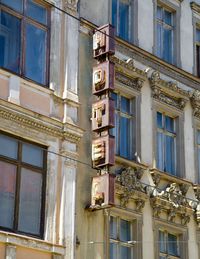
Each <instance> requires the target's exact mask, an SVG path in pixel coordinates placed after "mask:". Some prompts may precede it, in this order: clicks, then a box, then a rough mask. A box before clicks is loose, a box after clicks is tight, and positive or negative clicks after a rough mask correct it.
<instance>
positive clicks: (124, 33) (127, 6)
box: [111, 0, 132, 41]
mask: <svg viewBox="0 0 200 259" xmlns="http://www.w3.org/2000/svg"><path fill="white" fill-rule="evenodd" d="M111 1H112V25H113V26H114V27H115V30H116V31H115V32H116V34H117V35H118V36H119V37H121V38H122V39H124V40H127V41H131V34H132V33H131V31H132V27H131V24H132V22H131V21H130V17H131V1H130V0H111Z"/></svg>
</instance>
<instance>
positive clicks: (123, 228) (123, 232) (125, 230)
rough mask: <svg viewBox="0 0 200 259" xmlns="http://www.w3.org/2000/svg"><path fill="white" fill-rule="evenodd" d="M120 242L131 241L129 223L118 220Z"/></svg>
mask: <svg viewBox="0 0 200 259" xmlns="http://www.w3.org/2000/svg"><path fill="white" fill-rule="evenodd" d="M120 240H121V241H130V240H131V223H130V221H127V220H123V219H121V220H120Z"/></svg>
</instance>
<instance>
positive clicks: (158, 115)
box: [157, 112, 163, 129]
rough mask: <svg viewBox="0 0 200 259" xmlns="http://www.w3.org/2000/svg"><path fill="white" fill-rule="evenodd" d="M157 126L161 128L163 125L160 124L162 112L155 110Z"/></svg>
mask: <svg viewBox="0 0 200 259" xmlns="http://www.w3.org/2000/svg"><path fill="white" fill-rule="evenodd" d="M157 127H158V128H161V129H162V127H163V124H162V113H160V112H157Z"/></svg>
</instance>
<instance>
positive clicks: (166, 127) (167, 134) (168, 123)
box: [157, 112, 176, 175]
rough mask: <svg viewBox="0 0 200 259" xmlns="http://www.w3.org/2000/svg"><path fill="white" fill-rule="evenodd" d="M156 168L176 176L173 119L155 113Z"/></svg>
mask: <svg viewBox="0 0 200 259" xmlns="http://www.w3.org/2000/svg"><path fill="white" fill-rule="evenodd" d="M157 168H158V169H160V170H162V171H165V172H168V173H171V174H172V175H176V123H175V119H174V118H172V117H169V116H167V115H165V114H163V113H160V112H157Z"/></svg>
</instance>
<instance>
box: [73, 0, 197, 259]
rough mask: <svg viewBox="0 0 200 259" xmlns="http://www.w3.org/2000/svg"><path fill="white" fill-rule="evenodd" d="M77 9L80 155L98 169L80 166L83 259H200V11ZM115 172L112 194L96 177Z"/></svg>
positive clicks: (172, 1) (106, 2) (172, 2)
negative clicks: (112, 140)
mask: <svg viewBox="0 0 200 259" xmlns="http://www.w3.org/2000/svg"><path fill="white" fill-rule="evenodd" d="M79 10H80V17H82V18H81V23H80V36H79V37H80V41H79V83H80V102H81V110H80V115H81V116H80V125H81V127H82V128H83V129H84V130H85V135H84V138H83V139H82V140H81V145H80V149H79V151H80V154H81V160H82V161H84V162H86V163H87V164H88V165H90V164H91V158H92V159H93V167H94V169H93V170H92V169H91V168H90V167H89V166H87V165H81V164H79V165H78V178H77V199H76V207H77V211H76V212H77V220H76V223H77V224H76V235H77V247H76V258H81V259H82V258H85V259H88V258H92V259H93V258H95V259H97V258H98V259H99V258H104V259H105V258H110V259H111V258H113V259H125V258H137V259H140V258H143V259H149V258H151V259H154V258H157V259H158V258H160V259H161V258H177V259H178V258H181V259H188V258H195V259H198V258H200V230H199V222H200V217H199V215H200V212H199V198H200V197H199V193H200V185H199V183H200V173H199V172H200V171H199V168H200V156H199V144H200V142H199V141H200V140H199V136H200V119H199V118H200V115H199V114H200V112H199V108H200V98H199V96H200V88H199V87H200V79H199V69H200V67H199V33H200V30H199V28H200V3H198V1H196V2H191V1H189V0H183V1H181V0H153V1H149V0H132V1H131V0H102V1H98V0H93V1H88V0H82V1H80V7H79ZM106 24H112V25H114V26H115V38H114V41H115V50H114V51H115V53H113V50H112V43H109V41H113V35H112V32H110V31H109V29H108V28H107V27H104V28H102V27H101V26H104V25H106ZM105 28H107V29H105ZM95 29H97V30H96V34H95V36H94V37H92V35H93V33H94V32H95ZM101 32H102V33H101ZM109 44H110V45H109ZM95 51H97V52H95ZM98 51H99V52H98ZM97 53H98V54H97ZM105 62H108V63H109V64H114V67H115V73H114V79H115V80H114V84H112V83H110V82H111V81H112V80H113V78H112V76H113V75H112V72H110V71H111V70H112V69H111V67H109V65H107V67H106V68H105ZM110 66H112V65H110ZM93 71H94V72H93ZM92 74H93V75H92ZM95 84H96V86H97V87H96V88H95ZM98 84H99V85H98ZM108 85H109V86H108ZM94 88H95V90H94ZM102 89H103V90H102ZM103 91H104V92H103ZM108 96H109V97H108ZM109 100H110V105H111V103H112V100H114V103H115V111H114V112H113V111H112V109H110V108H106V107H108V106H107V105H108V103H109ZM98 105H99V106H98ZM113 113H114V116H115V128H114V129H111V130H109V134H110V135H114V136H115V163H114V165H113V166H109V164H110V165H112V162H111V160H109V159H111V158H112V148H113V146H112V144H110V143H108V142H107V140H105V139H104V140H103V138H102V136H104V135H106V136H109V135H108V128H109V127H112V123H111V121H109V119H108V117H109V116H113ZM106 116H107V117H106ZM90 118H92V123H90V121H91V120H90ZM106 118H107V119H106ZM103 126H105V127H104V128H103V129H102V127H103ZM92 131H93V132H92ZM103 134H104V135H103ZM91 146H92V147H93V151H91V150H92V148H91ZM110 151H111V152H110ZM91 152H93V153H92V154H91ZM91 156H92V157H91ZM107 173H110V174H113V175H115V176H116V177H115V190H114V191H113V185H112V181H111V178H110V182H109V184H108V182H104V183H102V181H101V177H99V178H98V177H97V178H94V177H95V176H97V175H105V174H107ZM91 177H93V185H91V179H90V178H91ZM105 177H106V176H105ZM96 179H98V181H99V182H98V181H96ZM108 187H109V188H110V192H109V191H108V190H107V189H106V188H108ZM112 195H114V197H115V200H114V205H113V204H112V203H113V197H112ZM91 205H92V206H91ZM87 206H89V208H88V207H87Z"/></svg>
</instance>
